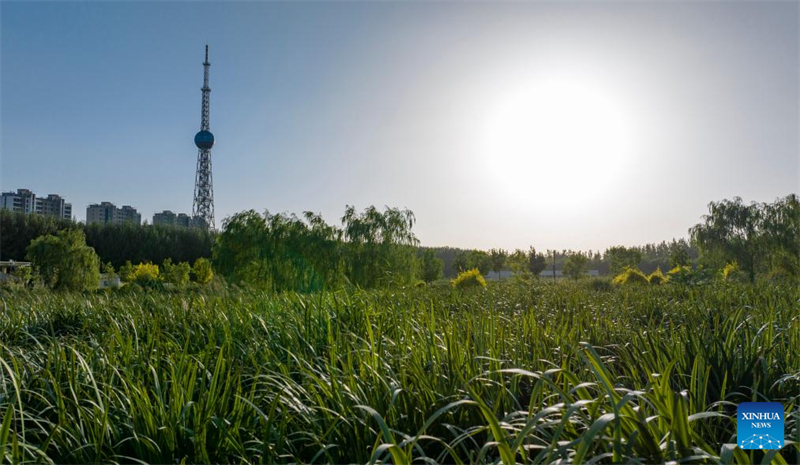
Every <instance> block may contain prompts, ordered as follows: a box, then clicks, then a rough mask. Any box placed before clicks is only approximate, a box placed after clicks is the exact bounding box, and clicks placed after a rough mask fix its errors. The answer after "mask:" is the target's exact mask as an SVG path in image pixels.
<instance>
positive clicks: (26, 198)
mask: <svg viewBox="0 0 800 465" xmlns="http://www.w3.org/2000/svg"><path fill="white" fill-rule="evenodd" d="M0 208H2V209H6V210H11V211H14V212H19V213H37V214H39V215H45V216H53V217H56V218H59V219H65V220H70V219H72V204H71V203H67V202H66V201H65V200H64V199H63V198H62V197H61V196H60V195H57V194H49V195H48V196H47V197H37V196H36V194H34V193H33V191H31V190H30V189H17V192H3V193H2V194H0Z"/></svg>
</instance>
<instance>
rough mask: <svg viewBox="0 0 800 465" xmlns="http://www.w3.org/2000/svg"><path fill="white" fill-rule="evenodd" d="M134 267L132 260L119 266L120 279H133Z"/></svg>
mask: <svg viewBox="0 0 800 465" xmlns="http://www.w3.org/2000/svg"><path fill="white" fill-rule="evenodd" d="M133 271H134V267H133V264H132V263H131V262H130V260H128V261H126V262H125V264H124V265H122V266H121V267H119V279H120V280H121V281H122V282H125V283H129V282H132V281H133Z"/></svg>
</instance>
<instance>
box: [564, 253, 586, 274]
mask: <svg viewBox="0 0 800 465" xmlns="http://www.w3.org/2000/svg"><path fill="white" fill-rule="evenodd" d="M588 263H589V257H587V256H586V255H584V254H583V253H581V252H573V253H571V254H569V255H568V256H567V261H566V262H564V275H565V276H569V277H570V278H572V279H578V278H580V277H581V276H583V274H584V273H586V266H587V265H588Z"/></svg>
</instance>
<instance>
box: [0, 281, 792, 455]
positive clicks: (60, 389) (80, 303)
mask: <svg viewBox="0 0 800 465" xmlns="http://www.w3.org/2000/svg"><path fill="white" fill-rule="evenodd" d="M0 296H1V298H0V304H1V305H2V310H1V311H0V454H2V456H3V458H4V460H5V461H10V462H41V463H66V462H69V463H88V462H124V463H131V462H147V463H168V462H169V463H176V462H187V463H192V462H225V463H227V462H266V463H278V462H305V463H329V462H335V463H341V462H361V463H368V462H394V463H410V462H412V461H413V462H428V463H433V462H436V463H441V462H447V463H482V462H496V461H503V462H506V463H508V462H525V463H552V462H558V461H562V462H576V463H577V462H582V463H610V462H634V463H656V462H659V463H660V462H675V463H679V462H680V463H684V462H686V463H690V462H692V463H693V462H696V463H735V462H737V463H754V462H761V463H770V462H774V463H786V462H789V463H798V462H800V449H798V448H797V444H796V443H797V442H800V432H799V431H798V413H797V407H798V402H800V291H798V289H796V288H793V287H776V286H766V285H761V286H758V287H756V286H750V285H740V284H730V283H727V284H724V285H720V286H718V287H701V288H690V287H680V286H650V287H643V288H633V289H603V290H593V289H592V288H590V287H589V286H584V285H582V284H581V283H557V284H550V283H539V284H533V285H530V284H520V283H512V282H508V283H501V284H496V283H494V284H493V285H491V286H489V288H488V289H485V290H484V289H474V290H463V291H459V290H453V289H450V288H436V287H430V288H414V289H408V290H396V291H374V292H340V293H320V294H313V295H298V294H283V295H278V296H274V295H267V294H260V293H255V292H246V291H241V290H228V291H222V292H216V293H211V292H206V293H204V292H194V293H189V292H186V293H169V292H164V291H161V292H156V291H152V292H146V291H141V292H127V291H125V290H122V291H119V292H116V293H95V294H57V293H41V292H39V293H31V292H25V291H21V292H20V291H18V292H14V293H10V294H2V295H0ZM767 400H769V401H779V402H783V404H784V405H785V407H786V413H787V438H786V439H787V446H786V447H785V448H784V449H783V450H782V451H781V452H780V453H775V452H770V453H766V454H765V453H764V452H761V451H742V450H739V449H736V448H735V447H734V446H728V445H726V444H734V443H735V442H736V441H735V439H736V438H735V435H736V425H735V411H736V405H737V404H738V403H739V402H743V401H767ZM790 442H791V443H790Z"/></svg>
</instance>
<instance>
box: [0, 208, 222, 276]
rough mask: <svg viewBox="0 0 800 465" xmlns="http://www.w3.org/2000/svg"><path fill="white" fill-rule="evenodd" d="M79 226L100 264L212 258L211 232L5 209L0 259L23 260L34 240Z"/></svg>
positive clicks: (0, 221)
mask: <svg viewBox="0 0 800 465" xmlns="http://www.w3.org/2000/svg"><path fill="white" fill-rule="evenodd" d="M67 229H80V230H82V231H83V232H84V234H85V236H86V244H87V245H88V246H89V247H92V248H93V249H94V250H95V253H96V254H97V255H98V256H99V257H100V260H101V261H102V262H103V263H106V262H111V263H112V265H114V266H116V267H120V266H122V265H123V264H124V263H125V262H126V261H131V262H133V263H140V262H146V261H150V262H153V263H162V262H163V261H164V260H165V259H167V258H170V259H172V261H173V262H181V261H185V262H190V263H191V262H193V261H195V260H196V259H197V258H199V257H211V245H212V244H213V242H214V233H213V232H212V231H209V230H205V229H198V228H178V227H168V226H146V225H141V226H140V225H134V224H129V223H127V224H109V225H103V224H90V225H86V224H83V223H73V222H72V221H68V220H59V219H55V218H53V217H50V216H43V215H26V214H24V213H15V212H10V211H8V210H1V211H0V231H3V247H2V248H0V257H2V259H3V260H8V259H12V260H23V259H24V258H25V254H26V248H27V247H28V244H30V242H31V241H32V240H33V239H36V238H37V237H40V236H45V235H53V234H56V232H58V231H63V230H67Z"/></svg>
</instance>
